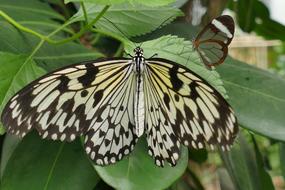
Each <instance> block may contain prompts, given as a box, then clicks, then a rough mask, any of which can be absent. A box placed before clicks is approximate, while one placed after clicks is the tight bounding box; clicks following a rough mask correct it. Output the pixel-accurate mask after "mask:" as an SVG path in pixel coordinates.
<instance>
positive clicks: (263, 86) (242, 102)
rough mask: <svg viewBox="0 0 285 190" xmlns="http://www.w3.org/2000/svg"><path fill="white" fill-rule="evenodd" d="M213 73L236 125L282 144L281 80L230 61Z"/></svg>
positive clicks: (284, 105) (284, 83)
mask: <svg viewBox="0 0 285 190" xmlns="http://www.w3.org/2000/svg"><path fill="white" fill-rule="evenodd" d="M217 70H218V72H219V73H220V74H221V77H222V79H223V82H224V85H225V88H226V89H227V92H228V95H229V97H230V99H229V102H230V104H231V105H232V106H233V108H234V110H235V112H236V115H237V116H238V121H239V123H240V124H241V125H242V126H243V127H245V128H247V129H249V130H251V131H254V132H256V133H259V134H262V135H263V136H267V137H270V138H272V139H276V140H281V141H284V133H285V126H284V123H285V117H284V113H285V80H284V79H283V78H281V77H279V76H278V75H276V74H273V73H270V72H268V71H265V70H261V69H258V68H256V67H254V66H251V65H248V64H245V63H242V62H240V61H236V60H233V59H231V58H228V59H227V60H226V63H224V64H223V65H221V66H220V67H218V68H217Z"/></svg>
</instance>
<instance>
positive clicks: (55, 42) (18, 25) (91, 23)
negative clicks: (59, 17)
mask: <svg viewBox="0 0 285 190" xmlns="http://www.w3.org/2000/svg"><path fill="white" fill-rule="evenodd" d="M109 7H110V6H109V5H107V6H105V7H104V8H103V9H102V11H101V12H100V13H99V14H98V15H97V17H96V18H95V19H94V20H92V22H90V23H89V24H87V25H85V26H84V27H83V28H82V29H81V30H80V31H79V32H78V33H76V34H74V35H73V36H71V37H69V38H66V39H63V40H59V41H56V40H52V39H50V37H51V36H53V35H55V34H56V33H57V32H59V31H60V30H62V29H63V28H65V27H66V26H67V25H69V24H70V23H72V22H71V21H67V22H66V23H64V24H63V25H62V26H60V27H59V28H57V29H56V30H55V31H53V32H52V33H50V34H49V35H47V36H44V35H42V34H40V33H38V32H36V31H34V30H31V29H29V28H27V27H25V26H23V25H21V24H19V23H18V22H17V21H15V20H14V19H12V18H11V17H10V16H8V15H7V14H6V13H4V12H3V11H0V16H2V17H3V18H5V19H6V20H7V21H8V22H10V23H11V24H12V25H14V26H15V27H16V28H18V29H19V30H22V31H24V32H27V33H30V34H32V35H34V36H37V37H39V38H41V39H42V40H44V41H46V42H48V43H51V44H64V43H66V42H70V41H73V40H75V39H77V38H79V37H80V36H82V35H83V34H84V33H85V32H86V31H87V30H89V29H91V28H92V26H93V25H94V24H95V23H96V22H97V21H98V20H99V19H100V18H101V17H102V16H103V15H104V13H105V12H106V11H107V10H108V9H109Z"/></svg>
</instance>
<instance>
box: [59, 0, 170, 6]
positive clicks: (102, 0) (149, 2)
mask: <svg viewBox="0 0 285 190" xmlns="http://www.w3.org/2000/svg"><path fill="white" fill-rule="evenodd" d="M174 1H175V0H143V1H142V0H64V3H69V2H84V3H93V4H100V5H115V4H120V3H125V2H129V3H131V4H135V3H138V4H142V5H146V6H150V7H155V6H164V5H168V4H170V3H173V2H174Z"/></svg>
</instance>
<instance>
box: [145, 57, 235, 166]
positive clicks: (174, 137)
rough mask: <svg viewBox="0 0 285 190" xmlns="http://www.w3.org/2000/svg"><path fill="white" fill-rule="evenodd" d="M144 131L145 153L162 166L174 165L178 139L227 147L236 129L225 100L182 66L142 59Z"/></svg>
mask: <svg viewBox="0 0 285 190" xmlns="http://www.w3.org/2000/svg"><path fill="white" fill-rule="evenodd" d="M145 83H146V84H145V88H146V90H145V94H147V98H146V135H147V142H148V148H149V154H150V155H151V156H153V157H154V158H155V160H156V164H157V165H159V166H162V165H163V163H164V160H166V161H167V162H169V163H170V164H171V165H175V164H176V161H177V160H178V157H179V147H180V143H181V144H183V145H185V146H188V147H191V148H197V149H198V148H203V147H205V144H206V143H207V144H209V145H210V146H211V147H213V146H214V145H219V146H221V147H222V149H223V150H225V149H229V146H230V145H232V144H233V141H234V139H235V137H236V135H237V132H238V124H237V119H236V117H235V115H234V113H233V110H232V108H231V107H230V105H229V104H228V103H227V102H226V100H225V99H224V98H223V97H222V96H221V94H220V93H218V92H217V91H216V90H215V89H214V88H213V87H212V86H210V85H209V83H207V82H206V81H204V80H203V79H202V78H200V77H199V76H198V75H196V74H195V73H193V72H192V71H191V70H189V69H188V68H186V67H184V66H180V65H178V64H176V63H174V62H171V61H168V60H164V59H159V58H155V59H150V60H147V61H146V70H145Z"/></svg>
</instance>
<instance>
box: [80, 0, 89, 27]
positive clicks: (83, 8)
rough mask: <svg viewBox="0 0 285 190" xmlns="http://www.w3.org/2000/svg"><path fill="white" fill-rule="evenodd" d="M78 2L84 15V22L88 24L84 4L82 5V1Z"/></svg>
mask: <svg viewBox="0 0 285 190" xmlns="http://www.w3.org/2000/svg"><path fill="white" fill-rule="evenodd" d="M80 4H81V7H82V10H83V15H84V19H85V23H86V24H88V15H87V11H86V8H85V5H84V3H83V2H81V3H80Z"/></svg>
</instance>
